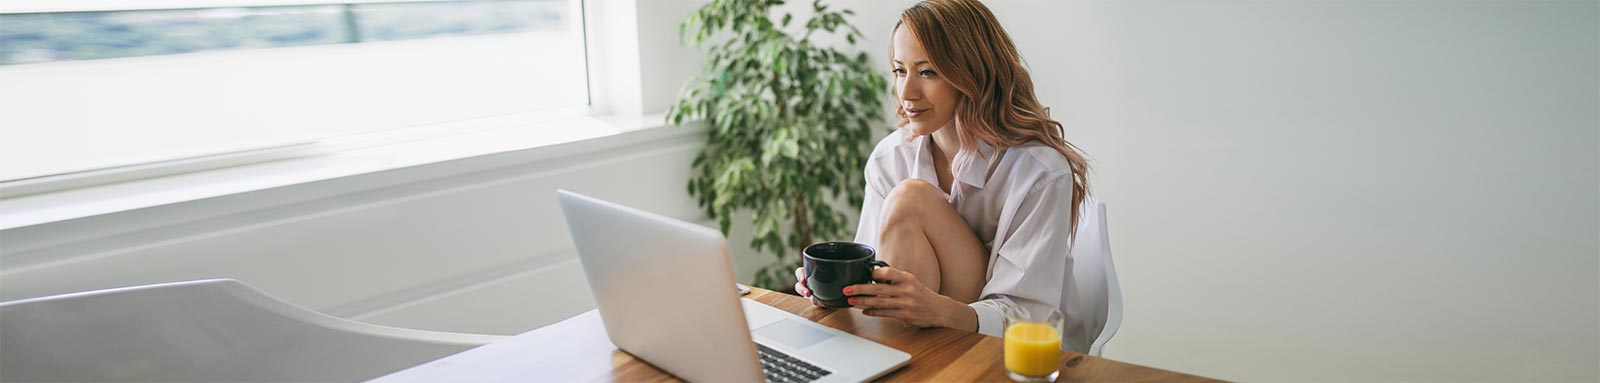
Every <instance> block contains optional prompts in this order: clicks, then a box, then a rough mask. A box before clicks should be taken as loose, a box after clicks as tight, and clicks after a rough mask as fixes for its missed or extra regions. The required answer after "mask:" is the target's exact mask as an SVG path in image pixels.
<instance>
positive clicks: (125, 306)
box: [0, 279, 503, 382]
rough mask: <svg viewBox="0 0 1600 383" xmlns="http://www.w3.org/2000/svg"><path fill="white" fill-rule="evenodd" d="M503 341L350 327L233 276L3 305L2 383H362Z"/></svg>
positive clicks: (0, 335)
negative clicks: (178, 382)
mask: <svg viewBox="0 0 1600 383" xmlns="http://www.w3.org/2000/svg"><path fill="white" fill-rule="evenodd" d="M501 338H503V337H499V336H490V335H475V334H457V333H444V332H434V331H421V330H412V329H401V328H393V327H385V326H377V325H371V324H366V323H360V322H353V321H348V320H344V319H340V318H336V317H332V316H328V315H325V314H322V313H318V312H315V311H311V310H309V309H306V308H303V307H300V306H296V305H294V304H292V303H289V302H285V301H282V300H279V299H277V298H274V297H272V296H268V295H266V294H264V293H262V292H260V291H258V290H256V289H253V288H250V287H249V286H246V285H244V284H242V283H239V282H238V281H235V280H232V279H210V280H200V281H190V282H176V283H165V284H156V285H148V286H136V287H125V288H117V289H109V290H99V291H90V292H82V293H74V294H65V295H57V296H51V297H42V298H33V299H24V300H18V301H11V302H5V303H0V381H7V382H11V381H74V382H80V381H81V382H93V381H185V382H206V381H210V382H223V381H252V382H269V381H270V382H282V381H323V382H326V381H342V382H351V381H362V380H367V379H372V378H376V377H379V376H383V375H385V374H388V373H390V372H394V371H398V370H402V369H405V368H407V367H411V366H414V365H418V364H421V363H424V362H428V361H431V360H434V359H438V358H441V357H444V356H448V355H451V354H455V353H458V352H461V351H465V350H467V349H471V348H473V347H477V346H480V345H484V344H487V343H489V342H493V341H495V340H498V339H501Z"/></svg>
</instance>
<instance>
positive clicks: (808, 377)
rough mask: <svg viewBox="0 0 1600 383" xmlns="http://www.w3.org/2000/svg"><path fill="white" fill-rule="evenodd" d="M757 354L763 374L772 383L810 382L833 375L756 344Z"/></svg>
mask: <svg viewBox="0 0 1600 383" xmlns="http://www.w3.org/2000/svg"><path fill="white" fill-rule="evenodd" d="M756 353H758V354H761V373H763V374H766V375H767V382H770V383H789V382H796V383H798V382H810V381H814V380H817V379H821V378H822V377H824V376H828V374H830V373H831V372H829V371H828V370H824V369H821V368H819V367H817V366H814V365H812V364H811V363H806V362H804V361H801V360H799V359H795V358H794V357H791V356H789V355H788V354H784V353H783V352H781V351H778V350H773V349H771V348H767V346H763V345H761V344H760V343H757V344H756Z"/></svg>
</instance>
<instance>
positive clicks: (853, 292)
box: [844, 287, 856, 294]
mask: <svg viewBox="0 0 1600 383" xmlns="http://www.w3.org/2000/svg"><path fill="white" fill-rule="evenodd" d="M844 293H845V294H855V293H856V289H853V288H849V287H846V288H844Z"/></svg>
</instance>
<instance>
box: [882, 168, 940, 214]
mask: <svg viewBox="0 0 1600 383" xmlns="http://www.w3.org/2000/svg"><path fill="white" fill-rule="evenodd" d="M931 203H948V201H945V199H944V192H943V191H940V190H939V187H938V186H933V184H930V183H928V181H923V180H920V179H915V178H913V179H908V180H905V181H900V184H898V185H895V186H894V189H891V190H889V195H888V196H887V197H885V198H884V212H883V215H884V218H885V219H884V221H885V222H894V221H903V220H915V219H917V218H918V217H917V216H918V215H919V214H918V213H921V212H923V211H926V209H928V207H929V206H930V205H929V204H931Z"/></svg>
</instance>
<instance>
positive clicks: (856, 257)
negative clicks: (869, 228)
mask: <svg viewBox="0 0 1600 383" xmlns="http://www.w3.org/2000/svg"><path fill="white" fill-rule="evenodd" d="M877 255H878V251H877V250H873V249H872V246H867V245H863V244H859V243H854V242H823V243H818V244H814V245H811V246H806V249H805V250H804V251H802V252H801V258H804V261H805V266H806V287H807V288H810V289H811V298H812V299H814V300H816V301H817V302H818V303H821V304H822V306H824V307H836V308H837V307H850V301H849V298H850V297H847V296H845V295H844V287H845V286H849V285H859V284H863V283H868V282H872V270H873V269H876V268H879V267H889V264H888V263H884V262H883V261H879V260H878V259H877Z"/></svg>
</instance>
